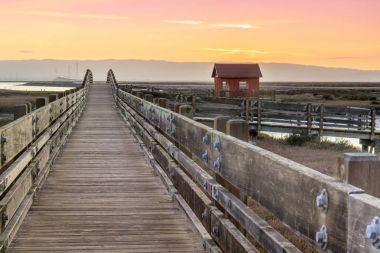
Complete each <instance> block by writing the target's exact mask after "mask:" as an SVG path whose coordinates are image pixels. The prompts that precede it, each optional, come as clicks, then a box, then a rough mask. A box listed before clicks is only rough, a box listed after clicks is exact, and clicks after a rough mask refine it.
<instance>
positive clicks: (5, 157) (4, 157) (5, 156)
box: [1, 154, 8, 162]
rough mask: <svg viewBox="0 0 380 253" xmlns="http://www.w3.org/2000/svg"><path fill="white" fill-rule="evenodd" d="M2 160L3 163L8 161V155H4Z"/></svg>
mask: <svg viewBox="0 0 380 253" xmlns="http://www.w3.org/2000/svg"><path fill="white" fill-rule="evenodd" d="M1 160H2V161H3V162H5V161H7V160H8V156H7V155H6V154H2V155H1Z"/></svg>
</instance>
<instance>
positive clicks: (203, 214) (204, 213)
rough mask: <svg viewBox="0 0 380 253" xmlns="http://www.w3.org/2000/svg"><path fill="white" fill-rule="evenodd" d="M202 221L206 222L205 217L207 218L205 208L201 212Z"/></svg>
mask: <svg viewBox="0 0 380 253" xmlns="http://www.w3.org/2000/svg"><path fill="white" fill-rule="evenodd" d="M201 217H202V220H207V217H208V212H207V208H205V210H204V211H203V212H202V215H201Z"/></svg>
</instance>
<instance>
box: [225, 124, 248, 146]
mask: <svg viewBox="0 0 380 253" xmlns="http://www.w3.org/2000/svg"><path fill="white" fill-rule="evenodd" d="M226 133H227V134H228V135H231V136H233V137H236V138H238V139H240V140H242V141H247V142H248V141H249V131H248V122H247V121H245V120H241V119H230V120H229V121H227V125H226Z"/></svg>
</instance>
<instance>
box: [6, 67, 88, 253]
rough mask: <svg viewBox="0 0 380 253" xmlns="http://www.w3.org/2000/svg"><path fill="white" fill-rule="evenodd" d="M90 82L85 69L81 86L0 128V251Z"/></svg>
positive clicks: (75, 116) (71, 123)
mask: <svg viewBox="0 0 380 253" xmlns="http://www.w3.org/2000/svg"><path fill="white" fill-rule="evenodd" d="M92 82H93V78H92V72H91V71H90V70H87V71H86V74H85V76H84V79H83V82H82V87H80V88H79V89H75V90H72V91H71V93H70V94H67V95H66V96H64V97H62V98H60V99H58V100H56V101H54V102H52V103H49V104H47V105H45V106H44V107H41V108H39V109H38V110H35V111H33V112H31V113H29V114H27V115H25V116H24V117H22V118H19V119H17V120H16V121H14V122H11V123H10V124H8V125H5V126H3V127H1V128H0V135H1V147H0V155H1V157H2V159H1V163H0V168H1V170H2V172H1V174H0V196H1V197H0V226H1V231H0V248H2V249H6V248H7V247H8V246H9V244H10V242H11V241H12V239H13V236H14V235H15V233H16V231H17V230H18V228H19V226H20V224H21V222H22V220H23V219H24V217H25V215H26V213H27V211H28V209H29V208H30V206H31V204H32V202H33V196H34V194H35V193H36V192H37V191H38V189H39V188H40V187H41V185H42V183H43V181H44V180H45V178H46V177H47V175H48V173H49V170H50V167H51V165H52V163H53V161H54V159H55V157H56V156H57V154H58V152H59V150H60V148H61V146H62V145H63V144H64V143H65V141H66V137H67V135H68V134H69V133H70V132H71V129H72V127H73V126H74V125H75V123H76V121H77V119H78V118H79V116H80V114H81V112H82V110H83V108H84V106H85V104H86V98H87V93H88V89H89V85H90V84H91V83H92Z"/></svg>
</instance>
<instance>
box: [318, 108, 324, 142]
mask: <svg viewBox="0 0 380 253" xmlns="http://www.w3.org/2000/svg"><path fill="white" fill-rule="evenodd" d="M324 116H325V105H324V104H321V105H320V106H319V136H322V135H323V118H324Z"/></svg>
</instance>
